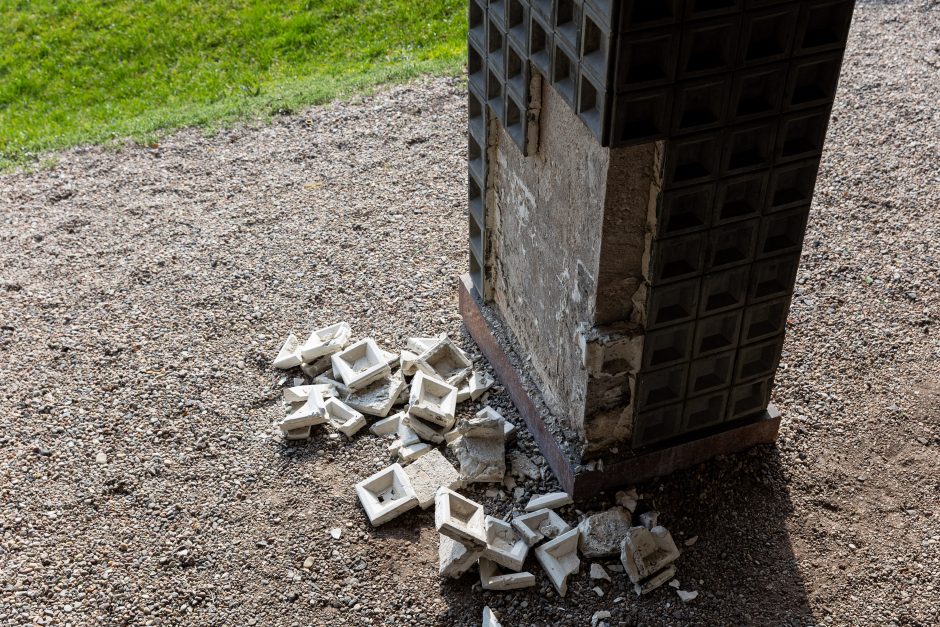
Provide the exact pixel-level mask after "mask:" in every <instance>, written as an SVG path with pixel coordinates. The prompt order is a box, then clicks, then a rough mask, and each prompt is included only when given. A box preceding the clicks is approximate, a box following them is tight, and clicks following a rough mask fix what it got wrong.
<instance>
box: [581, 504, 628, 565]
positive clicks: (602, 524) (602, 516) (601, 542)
mask: <svg viewBox="0 0 940 627" xmlns="http://www.w3.org/2000/svg"><path fill="white" fill-rule="evenodd" d="M630 523H631V521H630V512H628V511H627V510H625V509H624V508H622V507H612V508H611V509H609V510H607V511H605V512H600V513H597V514H592V515H590V516H588V517H587V518H585V519H584V520H582V521H581V522H580V523H579V524H578V529H580V530H581V538H580V540H579V546H580V548H581V553H582V554H583V555H584V557H587V558H596V557H607V556H608V555H616V554H618V553H619V552H620V544H621V542H623V539H624V538H625V537H626V535H627V533H628V532H629V531H630Z"/></svg>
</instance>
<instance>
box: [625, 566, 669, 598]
mask: <svg viewBox="0 0 940 627" xmlns="http://www.w3.org/2000/svg"><path fill="white" fill-rule="evenodd" d="M675 576H676V567H675V566H668V567H666V569H665V570H662V571H660V572H658V573H657V574H655V575H653V576H652V577H649V578H647V579H644V580H643V581H641V582H640V583H635V584H633V591H634V592H636V593H637V594H638V595H644V594H646V593H647V592H652V591H653V590H655V589H656V588H658V587H660V586H661V585H663V584H664V583H666V582H667V581H669V580H670V579H672V578H673V577H675Z"/></svg>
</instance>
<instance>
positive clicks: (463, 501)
mask: <svg viewBox="0 0 940 627" xmlns="http://www.w3.org/2000/svg"><path fill="white" fill-rule="evenodd" d="M483 519H484V514H483V506H482V505H480V504H479V503H475V502H473V501H471V500H470V499H468V498H466V497H464V496H461V495H460V494H457V493H456V492H454V491H453V490H449V489H447V488H439V489H438V491H437V495H436V497H435V506H434V526H435V528H436V529H437V531H438V532H439V533H443V534H444V535H445V536H449V537H450V538H453V539H454V540H456V541H457V542H460V543H461V544H463V545H464V546H466V547H468V548H469V547H480V548H484V547H486V531H485V529H484V527H483Z"/></svg>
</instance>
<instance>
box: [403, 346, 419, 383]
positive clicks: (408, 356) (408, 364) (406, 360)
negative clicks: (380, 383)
mask: <svg viewBox="0 0 940 627" xmlns="http://www.w3.org/2000/svg"><path fill="white" fill-rule="evenodd" d="M417 358H418V356H417V355H415V354H414V353H412V352H411V351H407V350H405V351H402V352H401V355H400V356H399V358H398V364H399V365H400V366H401V373H402V374H403V375H405V376H406V377H413V376H414V374H415V373H416V372H417V371H418V369H417V368H415V360H416V359H417Z"/></svg>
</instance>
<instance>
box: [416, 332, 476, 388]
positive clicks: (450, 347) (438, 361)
mask: <svg viewBox="0 0 940 627" xmlns="http://www.w3.org/2000/svg"><path fill="white" fill-rule="evenodd" d="M414 366H415V368H417V369H418V371H420V372H422V373H424V374H426V375H427V376H429V377H435V378H437V379H439V380H441V381H444V382H445V383H448V384H449V385H452V386H456V385H457V384H459V383H460V382H461V381H463V380H464V379H466V378H467V377H469V376H470V369H471V368H472V367H473V362H471V361H470V360H469V359H468V358H467V356H466V355H464V354H463V352H462V351H460V350H458V348H457V347H456V346H454V343H453V342H451V341H450V338H448V337H446V336H445V337H443V338H441V339H440V340H439V341H438V342H436V343H435V344H433V345H432V346H430V347H429V348H428V349H427V350H425V351H424V352H423V353H421V354H420V355H418V357H417V359H415V360H414ZM455 398H456V395H455Z"/></svg>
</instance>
